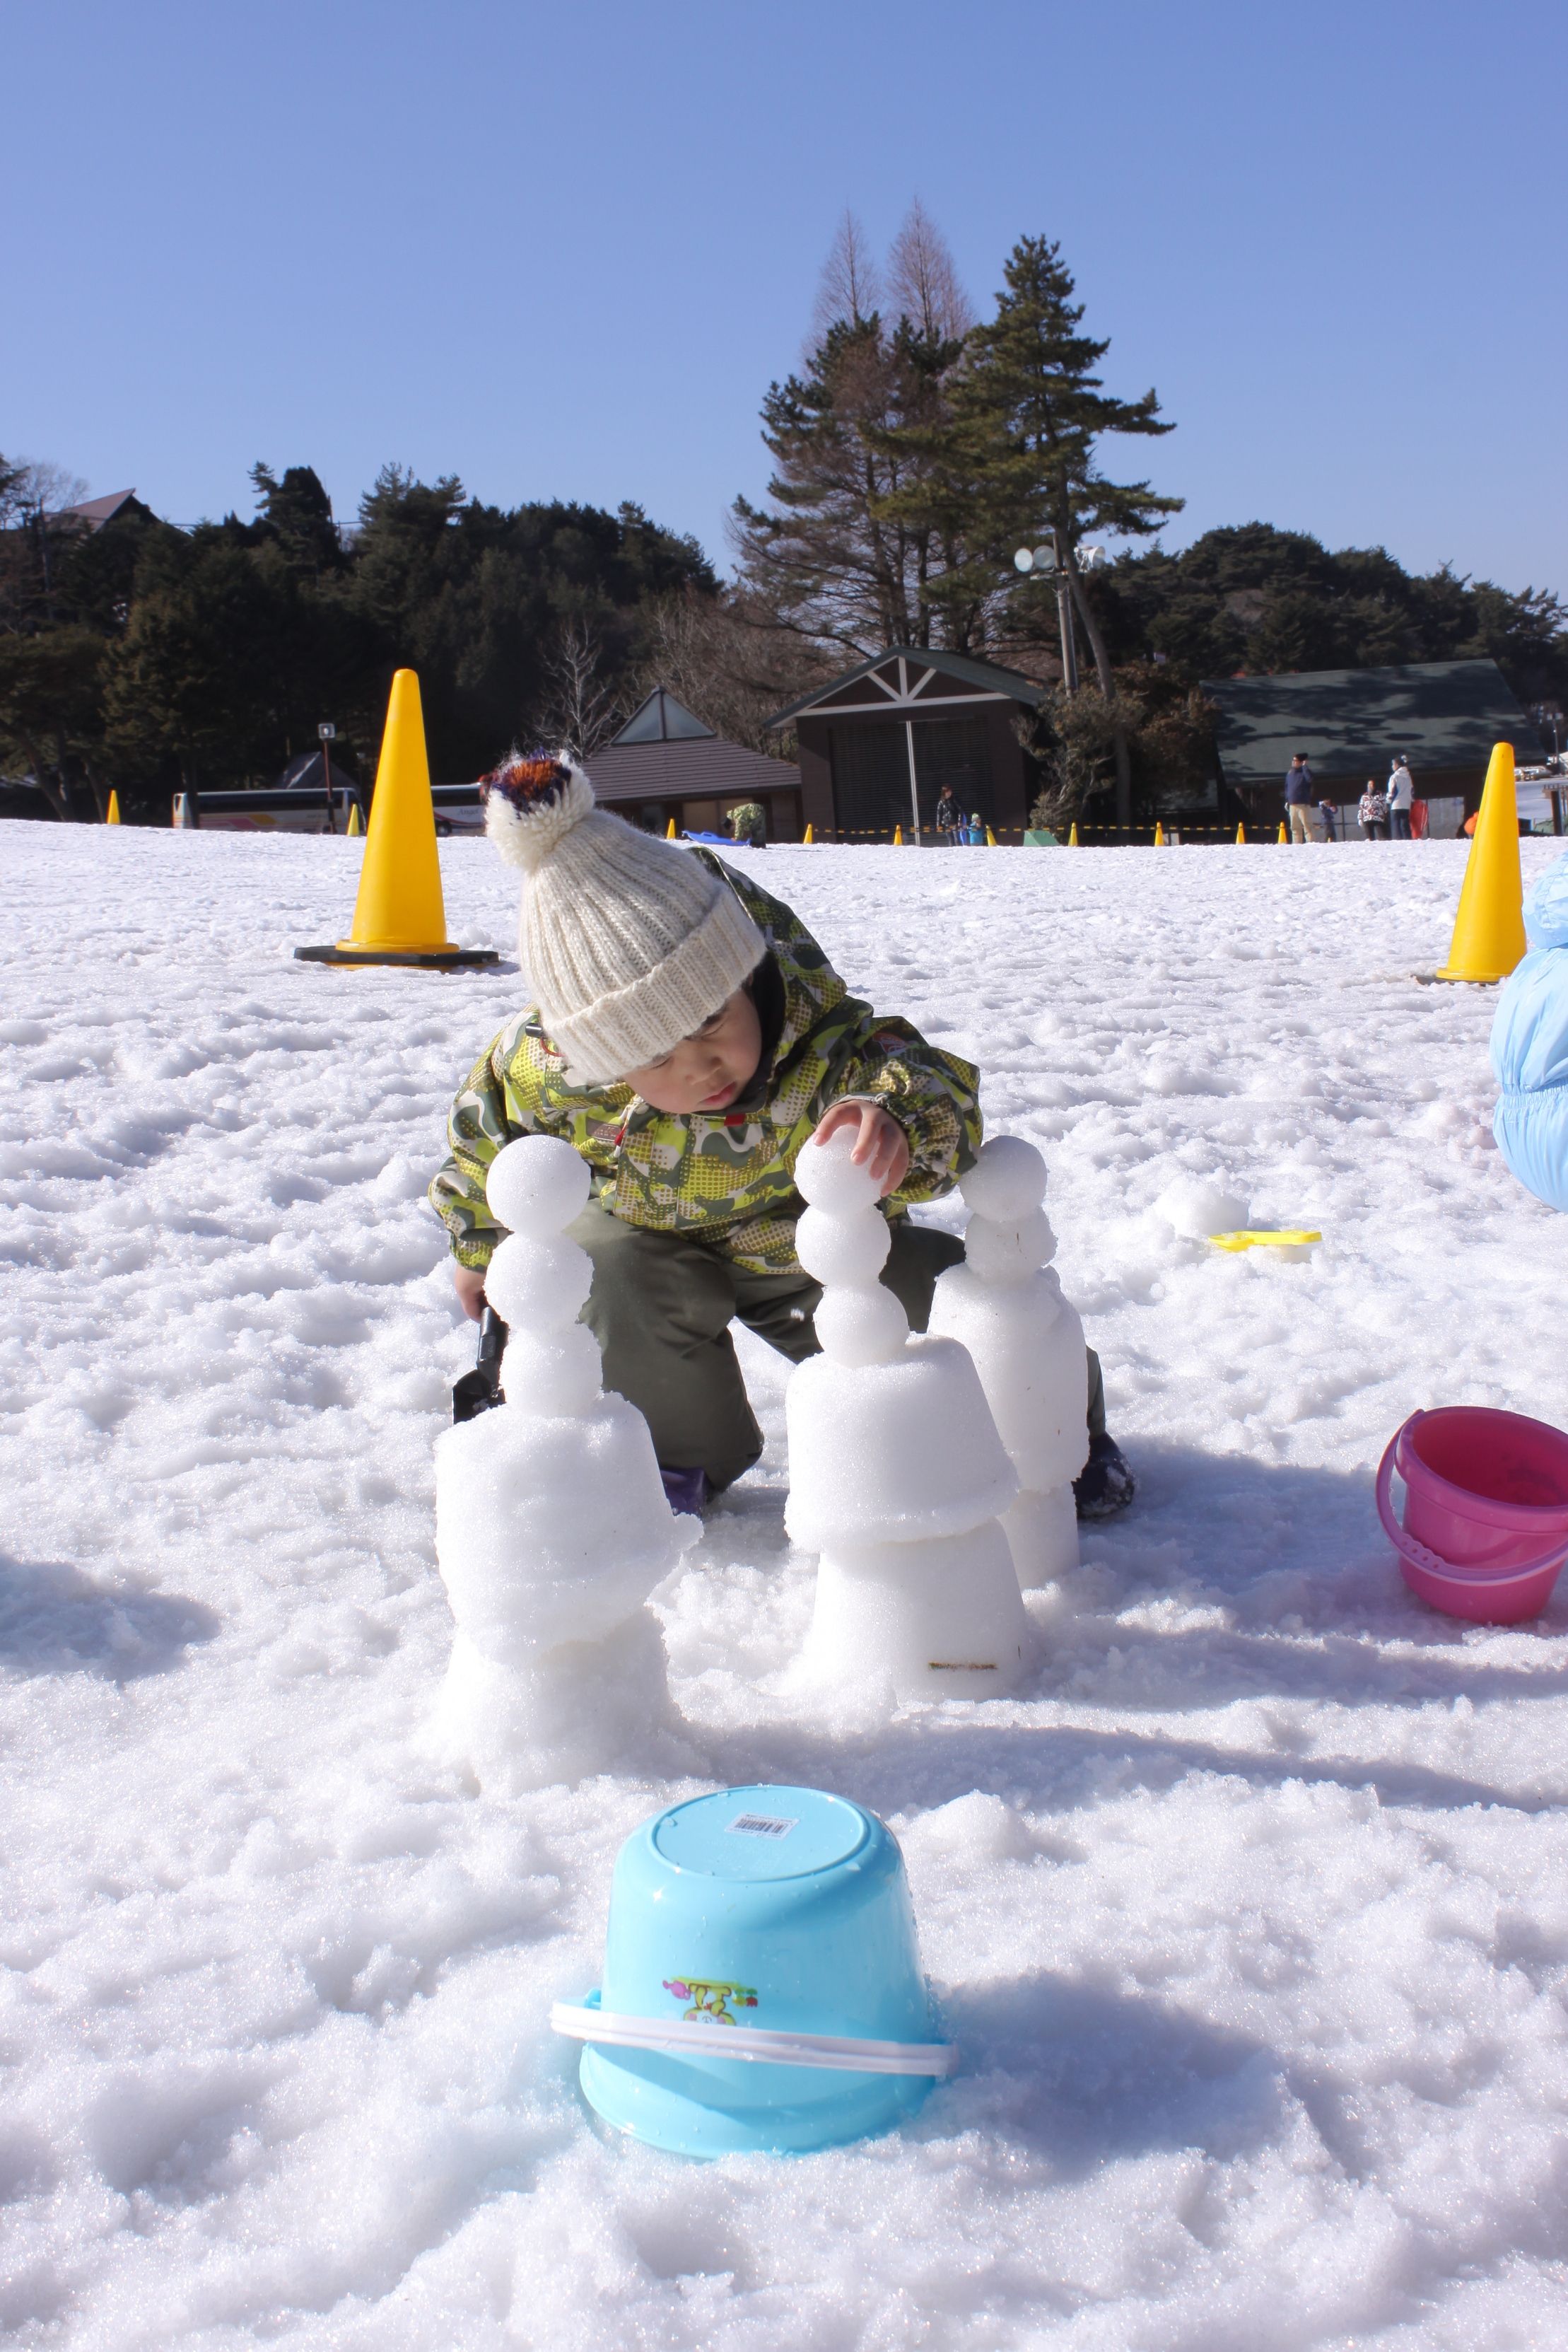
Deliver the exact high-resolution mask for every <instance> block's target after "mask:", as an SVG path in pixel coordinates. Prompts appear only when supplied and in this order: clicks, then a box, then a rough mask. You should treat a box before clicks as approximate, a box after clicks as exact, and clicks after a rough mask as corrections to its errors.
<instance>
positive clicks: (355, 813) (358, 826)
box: [343, 801, 365, 841]
mask: <svg viewBox="0 0 1568 2352" xmlns="http://www.w3.org/2000/svg"><path fill="white" fill-rule="evenodd" d="M364 829H365V820H364V818H363V817H362V816H361V814H360V803H359V802H358V801H356V802H355V803H354V805H353V807H352V808H351V809H350V811H349V822H348V824H346V825H345V826H344V827H343V838H344V840H345V841H358V840H359V838H360V836H361V834H362V833H363V832H364Z"/></svg>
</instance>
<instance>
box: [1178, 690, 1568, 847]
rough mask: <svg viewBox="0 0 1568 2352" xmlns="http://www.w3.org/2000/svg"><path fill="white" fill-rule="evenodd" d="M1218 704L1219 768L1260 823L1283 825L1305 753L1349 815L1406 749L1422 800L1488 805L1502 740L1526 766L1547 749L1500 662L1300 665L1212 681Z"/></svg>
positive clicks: (1325, 789)
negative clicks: (1289, 778) (1484, 798)
mask: <svg viewBox="0 0 1568 2352" xmlns="http://www.w3.org/2000/svg"><path fill="white" fill-rule="evenodd" d="M1203 690H1204V692H1205V694H1206V695H1207V696H1208V698H1209V699H1210V701H1212V702H1214V703H1216V704H1217V705H1218V709H1219V723H1218V729H1217V734H1218V750H1219V765H1220V772H1221V774H1222V775H1223V777H1224V781H1225V782H1226V783H1227V784H1228V786H1229V787H1230V789H1231V791H1232V792H1234V793H1237V794H1238V795H1239V798H1240V800H1241V801H1242V803H1244V805H1245V806H1246V809H1247V813H1248V815H1249V819H1251V820H1252V821H1253V822H1255V823H1258V824H1265V825H1268V824H1275V823H1277V822H1278V819H1279V816H1280V814H1281V807H1282V804H1283V801H1284V787H1285V771H1286V769H1287V768H1288V767H1289V766H1290V764H1291V756H1292V754H1293V753H1295V752H1297V751H1304V752H1305V753H1306V755H1307V759H1308V761H1309V762H1310V764H1311V767H1312V775H1313V777H1314V779H1315V781H1316V782H1317V785H1318V789H1319V791H1320V793H1322V796H1323V798H1324V799H1325V800H1331V801H1336V802H1338V803H1340V804H1341V806H1342V807H1344V808H1348V809H1350V810H1351V814H1352V816H1353V817H1354V803H1355V802H1356V801H1358V800H1359V799H1360V798H1361V794H1362V792H1363V789H1364V786H1365V783H1366V781H1367V778H1368V777H1369V776H1371V777H1375V779H1376V780H1377V782H1379V783H1382V782H1384V780H1385V777H1386V776H1387V774H1388V771H1389V768H1390V766H1391V764H1392V762H1393V760H1394V756H1395V754H1396V752H1398V751H1403V752H1404V753H1405V755H1406V759H1407V760H1408V761H1409V762H1410V767H1411V772H1412V773H1413V774H1414V776H1415V779H1416V793H1418V794H1419V796H1420V797H1421V798H1422V799H1423V800H1426V801H1451V802H1453V803H1455V804H1456V806H1457V805H1458V803H1463V809H1464V810H1465V811H1471V810H1474V809H1477V808H1479V805H1480V794H1481V786H1482V785H1483V784H1484V783H1485V782H1486V772H1487V761H1489V760H1490V757H1491V749H1492V745H1493V744H1494V743H1511V744H1512V746H1513V751H1514V757H1515V759H1516V760H1517V761H1519V763H1520V764H1521V766H1523V765H1525V764H1527V763H1529V762H1531V761H1538V760H1539V759H1540V758H1541V756H1542V736H1541V733H1540V730H1539V729H1538V728H1536V727H1535V726H1534V725H1533V723H1532V722H1531V720H1530V719H1527V718H1526V717H1525V715H1524V712H1523V711H1522V710H1521V709H1520V707H1519V704H1518V702H1517V701H1516V700H1515V698H1514V697H1513V694H1512V692H1511V689H1510V688H1509V685H1508V683H1507V680H1506V679H1505V678H1504V677H1503V674H1502V672H1501V671H1500V669H1499V667H1498V666H1497V664H1496V662H1494V661H1451V662H1406V663H1403V664H1401V665H1399V666H1398V667H1391V668H1388V669H1318V670H1295V671H1291V672H1287V673H1285V674H1284V675H1283V676H1280V677H1222V678H1213V679H1206V680H1205V682H1204V688H1203Z"/></svg>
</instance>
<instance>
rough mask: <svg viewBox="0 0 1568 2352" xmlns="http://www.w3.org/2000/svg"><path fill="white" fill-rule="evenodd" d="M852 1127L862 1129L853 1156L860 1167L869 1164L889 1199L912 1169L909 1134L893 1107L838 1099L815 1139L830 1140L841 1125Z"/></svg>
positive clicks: (883, 1193) (818, 1140)
mask: <svg viewBox="0 0 1568 2352" xmlns="http://www.w3.org/2000/svg"><path fill="white" fill-rule="evenodd" d="M846 1127H852V1128H854V1129H857V1130H858V1131H857V1133H856V1136H855V1145H854V1150H852V1152H851V1153H850V1158H851V1159H852V1160H853V1161H854V1163H855V1165H856V1166H857V1167H858V1168H869V1169H870V1170H871V1172H872V1174H873V1176H874V1177H875V1178H876V1181H877V1188H878V1191H879V1192H880V1193H881V1195H882V1198H883V1200H885V1199H886V1198H887V1196H888V1194H889V1193H890V1192H897V1190H898V1188H899V1186H900V1185H901V1184H902V1183H903V1181H904V1178H905V1177H906V1176H907V1175H908V1173H909V1138H908V1137H907V1136H906V1135H905V1134H904V1129H902V1128H901V1127H900V1125H899V1123H898V1121H897V1120H896V1119H895V1118H894V1116H893V1113H892V1112H891V1111H886V1110H883V1108H882V1107H881V1105H880V1104H878V1103H872V1102H841V1103H835V1104H834V1105H833V1107H832V1109H831V1111H829V1113H828V1114H827V1117H826V1118H824V1119H822V1120H821V1124H820V1125H819V1127H818V1129H817V1132H816V1134H815V1135H814V1136H813V1137H812V1138H811V1140H812V1142H813V1143H826V1141H827V1139H828V1138H829V1136H830V1135H837V1134H838V1133H839V1131H840V1129H841V1128H846Z"/></svg>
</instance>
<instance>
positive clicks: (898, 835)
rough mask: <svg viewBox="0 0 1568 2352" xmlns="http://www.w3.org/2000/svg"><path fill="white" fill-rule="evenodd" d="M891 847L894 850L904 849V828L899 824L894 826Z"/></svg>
mask: <svg viewBox="0 0 1568 2352" xmlns="http://www.w3.org/2000/svg"><path fill="white" fill-rule="evenodd" d="M893 845H894V849H902V848H903V847H904V827H903V826H902V825H901V824H895V825H894V828H893Z"/></svg>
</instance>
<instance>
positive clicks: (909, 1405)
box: [784, 1133, 1028, 1698]
mask: <svg viewBox="0 0 1568 2352" xmlns="http://www.w3.org/2000/svg"><path fill="white" fill-rule="evenodd" d="M851 1151H852V1137H851V1136H850V1135H849V1134H848V1133H844V1134H841V1135H836V1136H834V1137H833V1138H832V1139H831V1141H829V1142H827V1143H825V1144H817V1143H809V1144H807V1146H806V1147H805V1149H804V1150H803V1151H802V1152H801V1153H800V1159H799V1160H797V1162H796V1167H795V1181H796V1184H797V1186H798V1187H799V1189H800V1193H801V1195H802V1197H803V1198H804V1199H805V1201H806V1202H808V1204H809V1205H808V1207H807V1209H806V1211H805V1213H803V1215H802V1216H801V1218H800V1223H799V1225H798V1226H797V1228H796V1240H795V1247H796V1254H797V1255H798V1256H799V1258H800V1263H801V1265H803V1266H804V1267H805V1269H806V1271H807V1273H808V1274H810V1275H813V1276H815V1277H816V1279H817V1280H818V1281H819V1282H820V1283H821V1284H822V1286H823V1296H822V1300H821V1305H820V1306H819V1307H818V1308H817V1314H816V1328H817V1337H818V1339H819V1340H820V1341H821V1349H822V1352H821V1355H820V1356H813V1357H811V1358H810V1360H808V1361H807V1362H805V1363H804V1364H802V1365H800V1367H799V1369H798V1370H796V1371H795V1372H794V1373H793V1375H792V1376H791V1378H790V1381H789V1391H788V1394H787V1396H786V1399H785V1419H786V1423H787V1427H788V1430H789V1505H788V1507H787V1509H786V1511H785V1516H784V1524H785V1526H786V1527H787V1528H788V1529H789V1534H790V1535H791V1537H792V1538H794V1540H795V1541H796V1542H797V1543H798V1544H800V1545H802V1546H804V1547H805V1549H807V1550H809V1551H815V1552H818V1553H819V1554H820V1555H821V1558H820V1559H819V1561H818V1567H817V1601H816V1611H815V1614H814V1616H813V1619H812V1623H811V1632H810V1638H809V1641H808V1643H807V1650H806V1664H807V1668H808V1671H809V1673H810V1675H812V1676H814V1677H815V1678H816V1679H818V1680H821V1681H823V1682H830V1683H837V1684H841V1685H843V1684H854V1683H865V1682H885V1683H888V1684H891V1685H892V1687H893V1689H894V1692H895V1693H896V1695H897V1696H899V1697H900V1698H906V1697H912V1696H919V1695H929V1694H931V1693H933V1692H940V1693H941V1694H943V1695H944V1696H964V1697H971V1698H975V1697H988V1696H991V1695H992V1694H994V1693H996V1692H999V1691H1005V1690H1008V1689H1009V1688H1010V1687H1011V1686H1012V1685H1013V1684H1014V1683H1016V1682H1017V1681H1018V1679H1019V1675H1020V1674H1021V1672H1022V1669H1023V1665H1024V1658H1025V1651H1026V1647H1027V1644H1028V1620H1027V1618H1026V1617H1025V1615H1024V1611H1023V1603H1022V1601H1021V1600H1020V1598H1019V1587H1018V1579H1017V1577H1016V1576H1015V1575H1014V1573H1013V1568H1012V1562H1011V1558H1010V1555H1009V1549H1008V1542H1007V1538H1006V1537H1005V1535H1004V1534H1003V1532H1002V1529H1001V1528H1000V1526H999V1525H998V1514H999V1513H1001V1512H1003V1511H1006V1510H1007V1509H1008V1508H1009V1507H1010V1505H1011V1504H1012V1502H1013V1499H1014V1497H1015V1496H1016V1495H1017V1493H1018V1478H1017V1475H1016V1474H1015V1472H1014V1470H1013V1467H1012V1465H1011V1463H1010V1462H1009V1459H1008V1455H1007V1451H1006V1449H1005V1447H1004V1446H1003V1444H1002V1442H1001V1439H1000V1438H999V1437H998V1434H997V1427H996V1423H995V1422H994V1421H993V1420H992V1418H991V1415H990V1412H989V1410H988V1406H987V1403H986V1398H985V1391H983V1389H982V1388H981V1386H980V1382H979V1380H978V1378H977V1374H976V1370H975V1367H974V1365H973V1364H972V1363H971V1361H970V1360H969V1358H968V1356H967V1353H966V1351H965V1349H963V1348H962V1347H961V1346H959V1345H958V1343H957V1342H956V1340H954V1339H940V1338H937V1339H915V1338H914V1337H912V1336H911V1333H910V1329H909V1322H908V1318H906V1316H905V1315H904V1309H903V1307H901V1306H900V1305H899V1303H898V1301H897V1299H896V1298H895V1297H894V1295H893V1293H892V1291H890V1290H887V1289H885V1288H883V1285H882V1283H881V1282H880V1281H879V1279H878V1276H880V1274H881V1271H882V1268H883V1265H884V1264H885V1263H886V1259H887V1254H888V1250H889V1248H890V1247H891V1244H892V1236H891V1234H889V1232H888V1228H887V1222H886V1220H885V1218H884V1217H883V1215H882V1213H881V1211H880V1210H879V1208H878V1206H877V1195H876V1183H875V1180H874V1179H873V1177H872V1176H871V1175H869V1174H868V1173H867V1171H866V1170H865V1169H864V1168H862V1167H857V1166H856V1165H855V1163H854V1161H853V1160H852V1157H851Z"/></svg>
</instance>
